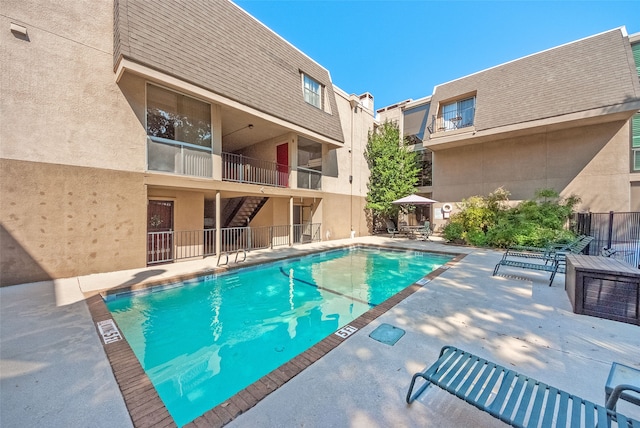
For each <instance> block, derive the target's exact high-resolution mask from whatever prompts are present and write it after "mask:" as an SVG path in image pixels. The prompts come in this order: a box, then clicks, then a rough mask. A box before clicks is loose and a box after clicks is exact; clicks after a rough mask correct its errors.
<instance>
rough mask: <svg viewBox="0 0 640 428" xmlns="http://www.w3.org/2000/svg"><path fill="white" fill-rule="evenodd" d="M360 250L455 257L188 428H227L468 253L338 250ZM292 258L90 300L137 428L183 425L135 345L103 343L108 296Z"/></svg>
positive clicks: (141, 286)
mask: <svg viewBox="0 0 640 428" xmlns="http://www.w3.org/2000/svg"><path fill="white" fill-rule="evenodd" d="M354 247H373V248H381V249H387V250H396V251H419V252H427V253H435V254H446V255H450V256H453V258H452V259H451V260H449V261H448V262H447V263H445V264H444V265H442V266H440V267H439V268H438V269H436V270H434V271H432V272H430V273H429V274H427V275H425V276H423V277H422V278H420V279H419V280H417V281H416V282H414V283H412V284H410V285H408V286H407V287H405V288H404V289H403V290H401V291H400V292H399V293H396V294H394V295H393V296H391V297H390V298H388V299H387V300H385V301H384V302H382V303H380V304H379V305H377V306H376V307H374V308H372V309H370V310H368V311H367V312H365V313H364V314H362V315H360V316H359V317H358V318H356V319H355V320H353V321H352V322H350V323H349V324H348V325H347V326H344V327H341V328H340V329H339V330H337V331H336V332H334V333H332V334H330V335H329V336H327V337H325V338H324V339H322V340H321V341H319V342H318V343H316V344H315V345H313V346H312V347H311V348H309V349H307V350H306V351H304V352H302V353H301V354H298V355H297V356H296V357H294V358H293V359H291V360H289V361H287V362H286V363H284V364H282V365H281V366H280V367H278V368H276V369H274V370H273V371H271V372H270V373H268V374H266V375H265V376H263V377H262V378H260V379H258V380H257V381H255V382H254V383H252V384H251V385H249V386H247V387H246V388H245V389H243V390H241V391H239V392H238V393H236V394H235V395H233V396H232V397H230V398H229V399H227V400H226V401H225V402H223V403H221V404H219V405H217V406H216V407H214V408H212V409H210V410H208V411H207V412H205V413H204V414H203V415H201V416H199V417H197V418H196V419H194V420H193V421H191V422H189V423H187V424H185V425H184V426H185V427H188V428H199V427H223V426H224V425H226V424H228V423H229V422H231V421H232V420H233V419H235V418H236V417H238V416H239V415H241V414H242V413H244V412H246V411H248V410H249V409H251V408H252V407H253V406H255V405H256V404H258V402H260V401H261V400H262V399H264V398H265V397H266V396H267V395H269V394H270V393H272V392H273V391H275V390H276V389H278V388H279V387H281V386H282V385H284V384H285V383H287V382H288V381H289V380H291V379H293V378H294V377H295V376H297V375H298V374H299V373H301V372H302V371H303V370H305V369H306V368H307V367H309V366H311V365H312V364H313V363H315V362H316V361H318V360H319V359H320V358H322V357H323V356H325V355H326V354H328V353H329V352H330V351H332V350H333V349H334V348H336V347H338V346H339V345H340V344H341V343H342V342H344V341H345V340H347V339H348V338H349V337H350V336H351V335H352V334H353V333H355V332H356V331H357V330H360V329H362V328H364V327H365V326H367V325H368V324H369V323H371V322H372V321H374V320H375V319H376V318H378V317H379V316H381V315H382V314H384V313H386V312H387V311H389V310H390V309H391V308H393V307H394V306H396V305H397V304H398V303H400V302H401V301H403V300H404V299H406V298H407V297H409V296H410V295H412V294H413V293H415V292H416V291H418V290H419V289H420V288H422V287H424V286H425V285H426V284H428V283H429V282H430V281H431V280H433V279H434V278H436V277H438V276H440V275H441V274H442V273H444V272H446V271H447V270H448V269H449V268H450V267H451V266H453V265H455V264H456V263H458V262H459V261H460V260H462V259H463V258H464V257H465V256H466V255H467V254H461V253H450V252H444V251H434V250H422V249H411V248H405V249H401V248H397V247H389V246H385V245H374V244H363V243H359V244H351V245H345V246H341V247H336V248H335V249H346V248H354ZM325 251H327V250H326V249H322V250H312V251H308V252H305V254H299V255H297V256H296V257H298V256H305V255H309V254H314V253H319V252H325ZM287 258H290V256H284V257H281V258H273V259H269V260H256V261H254V262H247V263H246V264H245V263H242V264H241V265H239V266H233V267H228V266H227V267H224V268H216V269H213V270H207V271H200V272H194V273H193V274H189V275H177V276H175V277H171V278H166V279H163V280H158V281H148V282H142V283H138V284H133V285H128V286H125V287H118V288H114V289H110V290H107V291H105V292H102V293H100V294H93V295H91V296H88V297H87V299H86V301H87V306H88V308H89V312H90V314H91V317H92V319H93V322H94V327H95V328H96V333H97V334H98V336H99V337H100V340H101V342H102V344H103V348H104V351H105V354H106V355H107V359H108V360H109V363H110V364H111V369H112V371H113V375H114V377H115V379H116V382H117V384H118V387H119V388H120V392H121V393H122V397H123V399H124V402H125V405H126V407H127V410H128V411H129V416H130V417H131V421H132V423H133V425H134V426H135V427H137V428H147V427H158V428H164V427H177V424H176V423H175V421H174V420H173V417H172V416H171V415H170V414H169V411H168V410H167V408H166V407H165V405H164V403H163V401H162V399H161V398H160V396H159V395H158V392H157V391H156V389H155V387H154V386H153V383H152V382H151V380H150V379H149V377H148V376H147V374H146V373H145V371H144V369H143V368H142V365H141V364H140V362H139V361H138V358H137V357H136V356H135V354H134V352H133V349H131V346H130V345H129V343H128V342H127V340H126V339H125V338H124V337H122V339H121V340H117V341H114V342H110V343H105V340H103V335H102V333H101V332H100V330H99V328H98V323H99V322H101V321H107V320H112V322H113V323H114V324H116V325H117V323H116V322H115V320H113V319H112V315H111V313H110V312H109V310H108V309H107V306H106V303H105V301H104V296H107V295H112V294H118V293H123V292H125V293H126V292H130V291H136V290H141V289H145V288H149V287H157V286H162V285H167V284H173V283H176V282H180V281H187V280H190V279H194V278H197V277H200V276H204V275H207V274H218V273H221V272H227V271H229V270H235V269H241V268H245V267H248V266H257V265H261V264H266V263H273V262H277V261H280V260H284V259H287Z"/></svg>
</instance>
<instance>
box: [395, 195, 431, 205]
mask: <svg viewBox="0 0 640 428" xmlns="http://www.w3.org/2000/svg"><path fill="white" fill-rule="evenodd" d="M434 202H438V201H434V200H433V199H429V198H425V197H424V196H420V195H416V194H411V195H409V196H405V197H404V198H400V199H396V200H395V201H393V202H391V203H392V204H396V205H427V204H433V203H434Z"/></svg>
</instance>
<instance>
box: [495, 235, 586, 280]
mask: <svg viewBox="0 0 640 428" xmlns="http://www.w3.org/2000/svg"><path fill="white" fill-rule="evenodd" d="M593 239H594V238H593V237H592V236H586V235H581V236H579V237H578V238H577V239H576V240H575V241H572V242H571V243H569V244H563V245H551V246H549V247H546V248H537V247H522V246H515V247H510V248H508V249H507V251H505V253H504V254H503V256H502V259H501V260H500V261H499V262H498V264H496V267H495V268H494V269H493V275H494V276H495V275H497V274H498V270H499V269H500V267H501V266H509V267H515V268H521V269H531V270H541V271H545V272H550V273H551V277H550V278H549V287H551V284H553V279H554V278H555V276H556V273H557V272H560V273H564V272H565V271H566V263H567V258H566V255H567V254H568V253H572V254H580V253H582V252H583V251H584V250H585V248H587V247H588V246H589V244H590V243H591V241H593ZM527 259H528V260H536V261H534V262H532V261H527Z"/></svg>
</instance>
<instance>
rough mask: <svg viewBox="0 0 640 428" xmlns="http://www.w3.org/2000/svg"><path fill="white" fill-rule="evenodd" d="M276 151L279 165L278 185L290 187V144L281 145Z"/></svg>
mask: <svg viewBox="0 0 640 428" xmlns="http://www.w3.org/2000/svg"><path fill="white" fill-rule="evenodd" d="M276 150H277V153H276V162H277V163H278V182H277V183H276V185H277V186H280V187H289V143H284V144H280V145H279V146H277V147H276Z"/></svg>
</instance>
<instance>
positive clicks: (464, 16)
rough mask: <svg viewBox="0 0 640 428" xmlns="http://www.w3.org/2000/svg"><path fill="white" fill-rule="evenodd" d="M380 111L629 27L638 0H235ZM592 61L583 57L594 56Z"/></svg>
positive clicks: (636, 22) (638, 17)
mask: <svg viewBox="0 0 640 428" xmlns="http://www.w3.org/2000/svg"><path fill="white" fill-rule="evenodd" d="M235 3H236V4H237V5H238V6H240V7H241V8H243V9H244V10H246V11H247V12H248V13H250V14H251V15H253V16H254V17H255V18H256V19H258V20H259V21H261V22H262V23H264V24H265V25H266V26H267V27H269V28H271V29H272V30H273V31H275V32H276V33H278V34H279V35H280V36H282V37H283V38H284V39H286V40H287V41H289V42H290V43H291V44H293V45H294V46H296V47H297V48H298V49H300V50H301V51H302V52H304V53H305V54H307V55H308V56H309V57H311V58H313V59H314V60H315V61H316V62H318V63H319V64H320V65H322V66H323V67H325V68H327V69H328V70H329V72H330V73H331V78H332V80H333V83H334V84H335V85H337V86H338V87H339V88H341V89H342V90H344V91H346V92H347V93H350V94H351V93H355V94H358V95H359V94H362V93H364V92H370V93H371V94H373V96H374V102H375V108H376V109H378V108H381V107H385V106H388V105H390V104H394V103H396V102H399V101H402V100H405V99H408V98H412V99H418V98H422V97H425V96H427V95H431V93H432V91H433V87H434V86H435V85H437V84H439V83H444V82H448V81H450V80H453V79H457V78H459V77H462V76H466V75H468V74H471V73H475V72H477V71H481V70H484V69H486V68H489V67H493V66H495V65H499V64H502V63H504V62H507V61H511V60H514V59H517V58H520V57H523V56H526V55H529V54H532V53H535V52H539V51H542V50H545V49H549V48H552V47H554V46H558V45H561V44H564V43H568V42H571V41H574V40H578V39H581V38H584V37H588V36H590V35H593V34H598V33H601V32H603V31H607V30H610V29H613V28H617V27H621V26H626V28H627V32H628V34H634V33H638V32H640V1H639V0H634V1H542V0H538V1H506V0H504V1H426V0H422V1H418V0H415V1H392V0H384V1H383V0H379V1H371V0H368V1H365V0H325V1H317V0H236V1H235ZM588 60H589V59H588V58H585V61H588Z"/></svg>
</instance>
